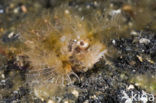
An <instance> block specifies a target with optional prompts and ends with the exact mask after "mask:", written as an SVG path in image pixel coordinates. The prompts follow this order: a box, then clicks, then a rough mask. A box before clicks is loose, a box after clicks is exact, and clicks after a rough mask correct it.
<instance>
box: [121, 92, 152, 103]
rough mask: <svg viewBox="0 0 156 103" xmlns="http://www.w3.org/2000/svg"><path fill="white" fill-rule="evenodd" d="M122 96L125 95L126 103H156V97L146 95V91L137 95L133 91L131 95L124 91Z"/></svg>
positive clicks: (123, 98)
mask: <svg viewBox="0 0 156 103" xmlns="http://www.w3.org/2000/svg"><path fill="white" fill-rule="evenodd" d="M122 94H123V97H122V100H125V103H134V102H142V103H147V102H148V101H150V102H154V95H153V94H149V93H146V92H145V91H142V92H137V93H134V92H133V91H131V92H130V93H129V94H127V93H126V92H125V91H123V92H122Z"/></svg>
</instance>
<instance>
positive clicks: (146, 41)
mask: <svg viewBox="0 0 156 103" xmlns="http://www.w3.org/2000/svg"><path fill="white" fill-rule="evenodd" d="M139 43H140V44H148V43H150V40H149V39H146V38H141V39H140V40H139Z"/></svg>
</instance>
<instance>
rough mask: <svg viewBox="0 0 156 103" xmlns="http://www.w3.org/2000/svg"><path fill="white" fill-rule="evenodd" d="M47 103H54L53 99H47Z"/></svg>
mask: <svg viewBox="0 0 156 103" xmlns="http://www.w3.org/2000/svg"><path fill="white" fill-rule="evenodd" d="M47 103H55V102H54V101H53V100H48V102H47Z"/></svg>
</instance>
